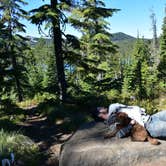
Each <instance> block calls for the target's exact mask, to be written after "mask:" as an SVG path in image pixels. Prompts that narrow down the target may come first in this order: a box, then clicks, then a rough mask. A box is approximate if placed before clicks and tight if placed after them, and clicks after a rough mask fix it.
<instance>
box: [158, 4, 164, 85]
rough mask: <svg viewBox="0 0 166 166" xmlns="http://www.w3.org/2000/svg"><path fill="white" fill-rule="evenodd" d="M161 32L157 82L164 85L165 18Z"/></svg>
mask: <svg viewBox="0 0 166 166" xmlns="http://www.w3.org/2000/svg"><path fill="white" fill-rule="evenodd" d="M165 13H166V7H165ZM162 31H163V32H162V36H161V41H160V63H159V65H158V71H159V73H158V77H159V80H162V81H164V83H166V16H165V17H164V22H163V27H162Z"/></svg>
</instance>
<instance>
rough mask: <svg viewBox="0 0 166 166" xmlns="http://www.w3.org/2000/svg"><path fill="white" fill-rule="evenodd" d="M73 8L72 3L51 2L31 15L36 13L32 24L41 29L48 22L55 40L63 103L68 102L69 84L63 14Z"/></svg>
mask: <svg viewBox="0 0 166 166" xmlns="http://www.w3.org/2000/svg"><path fill="white" fill-rule="evenodd" d="M70 6H72V1H70V0H66V1H64V0H63V1H57V0H50V4H45V5H43V6H41V7H39V8H38V9H34V10H32V11H31V13H34V14H33V16H31V22H32V23H34V24H37V25H38V26H39V29H40V30H41V28H40V25H42V24H43V23H44V22H46V27H47V28H48V27H49V28H50V32H51V36H52V38H53V43H54V54H55V61H56V71H57V75H56V74H55V77H56V76H57V77H58V87H59V88H58V93H59V98H60V99H61V100H62V101H65V100H66V97H67V96H66V95H67V94H66V90H67V83H66V78H65V71H64V59H63V51H62V28H61V27H63V26H64V25H65V22H66V17H65V15H64V13H63V10H65V9H66V10H67V9H69V8H70Z"/></svg>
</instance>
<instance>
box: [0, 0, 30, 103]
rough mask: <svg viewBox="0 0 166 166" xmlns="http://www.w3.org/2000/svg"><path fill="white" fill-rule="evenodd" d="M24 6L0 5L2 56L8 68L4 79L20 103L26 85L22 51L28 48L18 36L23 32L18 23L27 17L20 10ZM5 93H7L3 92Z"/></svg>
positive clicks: (10, 2) (10, 1)
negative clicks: (2, 27) (3, 27)
mask: <svg viewBox="0 0 166 166" xmlns="http://www.w3.org/2000/svg"><path fill="white" fill-rule="evenodd" d="M25 4H26V3H25V2H24V1H19V0H16V1H13V0H4V1H1V4H0V12H1V23H2V25H5V34H3V33H2V32H3V31H4V29H2V30H1V31H2V32H0V38H1V39H3V41H2V42H3V45H4V48H5V52H4V53H2V54H3V55H4V56H5V57H6V60H7V61H6V62H9V64H8V65H9V67H8V69H6V70H8V74H7V75H4V77H5V78H4V79H6V80H8V81H10V83H9V84H10V90H12V91H14V92H16V94H17V96H18V100H20V101H21V100H23V87H25V86H26V85H27V82H26V75H25V72H26V69H25V67H24V66H23V63H24V56H23V51H24V50H26V49H27V48H28V47H27V44H26V38H25V37H23V36H21V35H20V32H25V25H23V24H22V23H21V22H20V19H23V18H26V16H27V13H26V11H24V10H23V9H21V7H20V5H25ZM2 51H3V50H2ZM2 58H3V57H2ZM5 72H6V71H4V72H3V73H5ZM9 74H10V75H9ZM3 89H4V91H5V89H7V88H6V87H5V86H4V87H3ZM5 93H8V92H7V91H5ZM8 95H10V94H8Z"/></svg>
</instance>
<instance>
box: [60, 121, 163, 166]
mask: <svg viewBox="0 0 166 166" xmlns="http://www.w3.org/2000/svg"><path fill="white" fill-rule="evenodd" d="M105 128H106V126H105V125H104V124H103V123H95V122H91V123H88V124H85V125H84V126H83V127H81V128H80V129H79V130H78V131H77V132H76V133H75V134H74V135H73V136H72V137H71V138H70V140H69V141H68V142H66V143H65V144H64V145H63V146H62V149H61V154H60V163H59V166H166V141H160V142H161V144H160V145H151V144H150V143H149V142H131V140H130V138H124V139H116V138H112V139H104V138H103V134H104V132H105Z"/></svg>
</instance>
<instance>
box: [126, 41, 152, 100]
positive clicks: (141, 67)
mask: <svg viewBox="0 0 166 166" xmlns="http://www.w3.org/2000/svg"><path fill="white" fill-rule="evenodd" d="M150 56H151V55H150V50H149V48H148V45H147V44H146V43H145V42H144V40H143V39H137V42H136V44H135V47H134V50H133V54H132V58H133V59H132V61H131V63H130V64H128V65H127V67H126V70H125V73H124V83H123V94H126V95H128V94H129V95H136V97H137V98H138V99H140V100H141V99H143V98H147V97H148V96H149V97H150V96H151V95H152V94H151V90H152V89H150V88H152V85H151V84H153V83H154V81H153V79H154V78H152V77H151V76H152V73H151V68H150Z"/></svg>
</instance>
